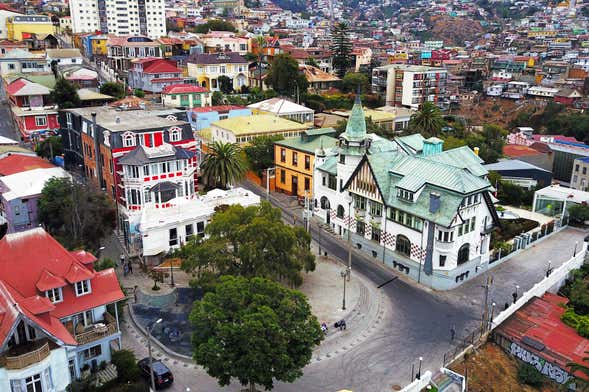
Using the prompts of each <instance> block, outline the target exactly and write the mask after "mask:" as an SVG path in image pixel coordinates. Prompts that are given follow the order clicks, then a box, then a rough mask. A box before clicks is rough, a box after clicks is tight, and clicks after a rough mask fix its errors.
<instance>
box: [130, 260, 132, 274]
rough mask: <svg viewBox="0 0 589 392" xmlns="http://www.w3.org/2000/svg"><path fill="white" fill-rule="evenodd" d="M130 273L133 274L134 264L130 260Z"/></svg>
mask: <svg viewBox="0 0 589 392" xmlns="http://www.w3.org/2000/svg"><path fill="white" fill-rule="evenodd" d="M129 273H130V274H132V273H133V262H132V261H130V260H129Z"/></svg>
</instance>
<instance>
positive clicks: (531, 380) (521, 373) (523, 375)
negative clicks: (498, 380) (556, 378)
mask: <svg viewBox="0 0 589 392" xmlns="http://www.w3.org/2000/svg"><path fill="white" fill-rule="evenodd" d="M517 379H518V381H519V382H520V383H522V384H526V385H530V386H532V387H541V386H542V384H544V376H543V375H542V373H540V372H539V371H538V369H536V368H535V367H533V366H532V365H528V364H527V363H522V364H520V365H519V367H518V369H517Z"/></svg>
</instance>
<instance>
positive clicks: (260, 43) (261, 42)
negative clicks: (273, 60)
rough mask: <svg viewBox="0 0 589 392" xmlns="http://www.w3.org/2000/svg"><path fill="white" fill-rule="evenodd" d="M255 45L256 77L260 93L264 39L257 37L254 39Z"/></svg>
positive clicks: (261, 88) (260, 36)
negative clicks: (256, 51)
mask: <svg viewBox="0 0 589 392" xmlns="http://www.w3.org/2000/svg"><path fill="white" fill-rule="evenodd" d="M256 44H257V46H258V59H259V60H258V77H259V81H260V91H263V90H264V88H263V87H262V61H263V60H264V49H265V48H266V37H264V36H263V35H258V36H257V37H256Z"/></svg>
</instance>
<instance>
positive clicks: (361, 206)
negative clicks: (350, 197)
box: [354, 195, 366, 211]
mask: <svg viewBox="0 0 589 392" xmlns="http://www.w3.org/2000/svg"><path fill="white" fill-rule="evenodd" d="M354 207H355V208H356V209H357V210H362V211H364V210H366V198H365V197H362V196H358V195H354Z"/></svg>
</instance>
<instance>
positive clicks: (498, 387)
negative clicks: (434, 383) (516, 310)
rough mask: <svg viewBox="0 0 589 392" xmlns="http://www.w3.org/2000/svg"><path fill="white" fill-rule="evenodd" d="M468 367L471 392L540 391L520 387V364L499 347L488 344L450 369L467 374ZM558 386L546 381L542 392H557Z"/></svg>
mask: <svg viewBox="0 0 589 392" xmlns="http://www.w3.org/2000/svg"><path fill="white" fill-rule="evenodd" d="M466 367H468V391H469V392H537V391H538V389H536V388H532V387H529V386H525V385H520V383H519V382H518V380H517V367H518V362H517V361H516V360H515V359H513V358H511V357H510V356H509V355H507V354H506V353H505V352H504V351H503V350H502V349H501V348H499V346H497V345H495V344H493V343H487V344H486V345H485V346H483V347H482V348H480V349H479V350H478V351H477V353H476V354H471V355H470V357H469V358H468V360H467V361H466V363H465V362H459V363H458V362H457V363H455V364H454V365H453V366H451V367H450V368H451V369H452V370H454V371H455V372H457V373H460V374H465V369H466ZM558 390H559V389H558V386H557V385H556V384H554V383H552V382H549V381H546V383H545V384H544V387H543V388H542V389H540V391H541V392H556V391H558Z"/></svg>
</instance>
